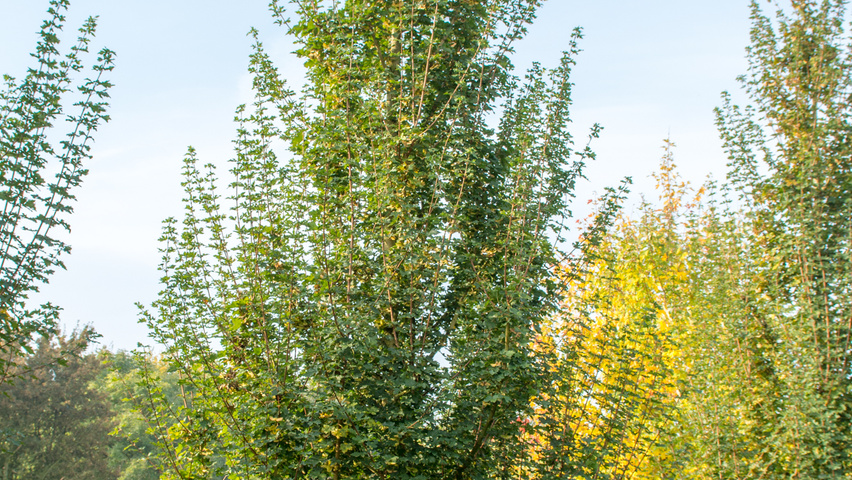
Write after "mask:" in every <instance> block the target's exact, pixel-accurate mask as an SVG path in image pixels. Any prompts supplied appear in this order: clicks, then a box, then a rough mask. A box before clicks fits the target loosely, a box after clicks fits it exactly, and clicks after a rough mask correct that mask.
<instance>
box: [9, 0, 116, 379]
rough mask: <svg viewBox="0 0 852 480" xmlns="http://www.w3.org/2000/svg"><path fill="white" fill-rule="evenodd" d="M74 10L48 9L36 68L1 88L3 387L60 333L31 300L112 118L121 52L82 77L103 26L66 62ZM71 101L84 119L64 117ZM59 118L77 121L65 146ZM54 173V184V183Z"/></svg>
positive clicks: (89, 25) (84, 33)
mask: <svg viewBox="0 0 852 480" xmlns="http://www.w3.org/2000/svg"><path fill="white" fill-rule="evenodd" d="M68 4H69V0H52V1H51V2H50V8H49V9H48V14H49V18H48V19H47V20H46V21H45V22H44V23H43V24H42V27H41V30H40V31H39V35H40V40H39V42H38V44H37V46H36V51H35V53H34V54H32V56H33V58H35V59H36V64H37V65H36V67H34V68H31V69H29V71H28V72H27V75H26V76H25V77H24V79H23V81H21V82H17V81H16V80H15V79H14V78H12V77H10V76H8V75H4V76H3V79H4V86H3V87H0V202H2V210H0V385H2V384H3V383H5V382H6V381H8V380H9V372H10V371H11V370H12V369H13V367H12V364H11V362H12V361H13V359H14V358H15V357H16V356H17V355H18V354H20V353H21V352H22V351H27V352H30V353H31V352H32V348H31V346H30V342H31V341H32V339H33V336H34V335H42V336H44V335H50V334H52V333H55V332H56V324H57V316H58V309H57V307H56V306H54V305H51V304H46V305H42V306H40V307H37V308H32V307H31V306H27V304H26V301H27V298H28V296H29V294H31V293H33V292H36V291H38V287H39V285H40V284H42V283H45V282H47V279H48V277H49V276H50V274H51V273H53V271H54V270H55V269H56V268H57V267H59V268H62V267H63V265H62V261H61V258H60V257H61V255H62V254H65V253H68V251H69V250H70V247H69V246H68V245H67V244H66V243H65V242H64V241H63V240H62V239H61V235H58V234H59V233H61V230H66V231H67V230H69V228H70V227H69V224H68V221H67V217H68V215H69V214H70V213H71V211H72V207H71V202H72V201H73V200H74V195H73V191H74V189H75V188H76V187H78V186H79V184H80V182H81V180H82V178H83V176H84V175H85V174H86V169H85V167H84V166H83V162H84V161H85V160H86V159H88V158H89V149H90V141H91V139H92V134H93V133H94V132H95V130H97V127H98V126H99V125H100V124H101V123H102V122H105V121H107V120H108V119H109V117H108V116H107V115H106V113H105V111H106V110H105V109H106V106H107V104H106V102H105V99H106V98H107V97H108V94H107V91H108V89H109V87H110V86H111V85H110V83H109V82H108V81H107V80H106V78H105V76H106V75H105V74H106V73H107V72H109V71H110V70H112V68H113V67H112V61H113V53H112V52H111V51H109V50H107V49H103V50H101V51H100V53H99V54H98V59H97V63H96V64H95V65H94V66H93V67H92V70H93V72H94V78H93V79H90V78H86V79H83V80H79V79H78V78H76V77H77V75H78V74H80V73H81V72H82V70H83V67H84V66H83V58H82V57H83V55H84V54H85V53H87V52H88V45H89V43H90V41H91V39H92V37H93V36H94V33H95V19H94V18H91V17H90V18H89V19H88V20H87V21H86V23H85V24H84V25H83V26H82V27H81V28H80V30H79V31H80V36H79V38H78V40H77V44H76V45H74V46H73V47H71V48H70V51H69V52H68V53H67V54H65V55H64V56H63V55H62V54H61V53H60V51H59V48H58V47H59V34H60V32H61V30H62V28H63V26H64V22H65V17H64V15H63V13H64V12H65V10H67V8H68ZM74 90H76V92H75V91H74ZM69 102H73V106H74V108H75V109H77V112H76V113H74V114H66V113H64V112H65V111H66V110H67V108H68V105H67V104H68V103H69ZM57 121H68V122H69V124H70V125H69V127H68V133H67V135H66V138H65V139H62V138H61V137H59V138H57V137H56V130H57V128H58V127H57V126H56V125H55V122H57ZM49 173H50V174H53V173H55V177H54V178H53V179H46V178H45V175H48V174H49Z"/></svg>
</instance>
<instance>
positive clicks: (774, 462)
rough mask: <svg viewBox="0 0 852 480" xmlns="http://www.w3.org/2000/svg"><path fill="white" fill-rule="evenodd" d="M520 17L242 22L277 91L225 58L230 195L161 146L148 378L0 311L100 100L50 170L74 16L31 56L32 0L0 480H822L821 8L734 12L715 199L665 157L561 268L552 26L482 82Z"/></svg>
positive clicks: (46, 247) (45, 326)
mask: <svg viewBox="0 0 852 480" xmlns="http://www.w3.org/2000/svg"><path fill="white" fill-rule="evenodd" d="M539 4H540V2H539V1H538V0H527V1H517V0H511V1H510V0H489V1H476V2H471V1H463V0H430V1H426V0H406V1H403V0H395V1H382V2H379V1H371V0H349V1H347V2H293V5H295V12H294V13H295V17H294V20H288V19H287V17H286V16H285V13H284V10H283V8H282V7H281V6H280V5H279V4H278V3H277V2H274V1H273V2H272V5H271V9H272V12H273V14H274V15H275V16H276V18H277V19H278V22H279V23H280V25H281V26H282V27H284V28H286V30H287V32H288V33H289V34H291V35H293V36H294V38H295V39H296V41H297V43H298V45H299V50H298V51H297V52H296V53H297V55H298V56H299V57H300V58H301V59H302V60H303V61H304V62H305V65H306V66H307V69H308V81H307V85H306V86H305V87H304V89H303V90H302V91H301V92H299V93H296V92H294V91H292V90H290V89H289V88H288V87H287V84H286V82H285V81H284V80H283V79H281V78H280V76H279V74H278V72H277V70H276V68H275V65H274V62H273V59H271V58H270V57H269V56H268V55H267V54H266V53H265V52H264V49H263V47H262V45H261V44H260V42H259V41H256V43H255V46H254V53H253V54H252V56H251V59H250V65H249V69H250V72H251V73H252V74H253V78H254V92H255V99H254V102H253V103H252V104H251V105H248V106H246V105H244V106H241V107H239V108H238V110H237V118H236V120H237V123H238V128H237V138H236V140H235V142H234V144H235V147H236V148H235V157H234V159H233V161H232V169H231V182H230V185H229V191H230V194H229V195H228V197H227V201H223V199H222V197H221V195H222V194H220V193H219V189H220V188H221V185H220V184H219V181H218V179H217V177H216V172H215V169H214V168H213V167H212V166H209V165H205V166H201V165H200V164H199V161H198V159H197V158H196V154H195V152H194V151H193V150H192V149H190V150H189V152H188V154H187V156H186V158H185V160H184V183H183V186H184V188H185V192H186V197H185V199H184V205H185V207H186V213H185V215H184V217H183V218H182V219H181V220H177V219H169V220H167V221H166V222H165V225H164V232H163V237H162V242H163V243H162V253H163V261H162V265H161V270H162V272H163V290H162V292H161V293H160V295H159V298H158V300H157V301H156V302H155V303H154V304H153V306H152V308H151V309H149V310H144V309H143V314H142V315H143V321H145V322H147V323H148V325H149V326H150V327H151V329H152V331H153V332H154V337H155V339H156V340H157V341H158V342H159V343H160V347H159V348H162V349H164V353H163V355H162V357H159V356H153V355H151V354H148V353H145V352H137V353H136V354H135V355H129V354H126V353H117V354H112V353H109V352H106V351H101V352H99V353H90V354H85V355H84V354H77V355H69V353H68V352H78V353H79V352H81V351H82V349H84V348H85V347H86V345H88V344H89V338H90V331H89V330H88V329H84V330H82V331H79V332H75V333H73V334H72V335H71V336H69V337H65V336H61V335H59V336H56V335H55V334H54V333H52V332H53V331H54V329H55V314H56V309H55V307H51V306H49V305H48V306H44V307H41V308H40V309H35V310H33V309H28V308H27V307H26V306H25V304H24V302H25V300H26V297H27V294H28V293H31V292H33V291H35V289H36V288H37V285H38V284H39V283H40V282H44V281H46V278H47V275H49V274H50V272H51V271H52V269H53V268H55V267H56V266H61V263H60V262H59V257H58V255H59V254H60V253H62V252H64V251H67V246H66V245H64V244H63V243H62V242H60V241H59V240H57V239H56V238H55V237H54V236H51V235H48V233H50V231H51V230H50V229H51V228H54V227H64V228H67V223H65V220H63V218H65V217H63V216H62V215H64V214H67V213H69V212H70V207H68V203H67V202H68V201H69V200H71V199H73V197H72V196H71V194H70V193H69V190H68V189H69V188H71V187H74V186H76V185H77V184H78V183H79V181H80V176H81V175H82V174H83V173H84V172H85V171H84V170H83V168H82V166H81V163H80V162H81V161H82V159H84V158H85V157H86V155H87V151H88V150H87V149H88V147H87V143H86V142H87V141H88V139H89V137H90V134H91V132H92V131H93V130H94V129H95V128H96V126H97V125H98V123H99V122H101V121H103V120H105V119H106V116H105V115H104V112H103V106H104V105H103V104H102V103H100V102H101V100H100V99H101V98H103V97H105V96H106V88H108V87H109V84H108V83H107V82H105V81H102V80H101V79H100V77H98V79H96V80H93V81H87V82H88V83H84V84H83V86H82V87H81V90H80V92H81V93H82V95H83V99H82V100H81V103H79V104H78V106H79V107H80V108H82V112H83V113H81V114H80V115H79V116H73V117H71V120H72V124H73V125H75V126H76V127H75V130H74V133H72V134H71V138H70V140H67V141H65V142H64V143H62V145H63V148H64V149H65V150H64V153H56V152H54V149H53V147H51V146H50V145H51V144H50V135H49V134H48V131H49V129H50V127H51V126H52V123H51V122H52V121H53V120H54V119H55V118H58V117H59V116H61V108H60V103H61V102H60V100H61V98H62V94H63V93H65V92H66V90H67V88H68V87H67V85H69V82H70V81H71V80H70V75H71V73H73V72H77V71H79V70H80V68H81V67H80V61H79V59H78V58H77V57H78V55H80V54H81V53H83V52H85V46H86V44H87V43H88V41H89V40H88V38H89V37H90V36H91V34H92V32H93V28H94V23H93V22H90V23H87V24H86V26H84V28H83V30H82V33H83V37H82V38H81V40H80V44H79V45H78V46H77V47H74V48H72V52H71V54H69V55H68V56H67V57H66V59H65V60H64V61H61V62H58V61H54V60H55V58H54V57H55V56H56V55H57V52H56V49H55V44H56V41H57V40H56V36H55V34H56V31H58V30H59V29H60V28H61V22H62V15H61V11H62V9H64V8H65V7H66V6H67V2H63V1H59V0H57V1H54V2H52V4H51V5H53V9H52V10H51V15H53V17H52V18H53V19H52V20H49V21H48V22H47V23H46V24H45V26H44V28H43V30H42V43H40V44H39V48H38V50H37V54H36V55H35V57H36V58H37V59H39V62H40V65H41V67H40V68H41V69H42V70H33V71H31V72H30V74H29V75H28V76H27V78H26V79H25V81H24V82H22V83H21V84H20V85H17V84H15V83H14V81H13V80H11V79H8V78H7V89H6V90H5V91H3V92H0V96H2V99H3V101H4V102H5V103H4V104H3V105H4V106H3V107H2V109H0V113H2V115H3V116H2V117H0V120H2V124H0V126H2V129H3V130H2V138H0V140H2V143H0V147H2V153H3V156H2V162H3V164H2V166H3V170H2V179H3V182H5V183H3V189H4V190H3V193H2V198H3V200H4V201H5V202H6V205H5V208H4V210H3V212H4V213H3V215H4V216H3V217H2V222H3V223H2V235H3V237H2V239H3V240H2V241H0V245H2V248H3V251H4V252H6V253H5V254H4V255H5V256H4V257H2V262H3V263H2V264H0V271H2V275H4V276H3V277H2V282H3V283H0V287H2V295H3V296H2V297H0V300H2V302H3V303H2V308H0V317H2V321H3V323H2V325H3V326H2V329H0V335H2V337H0V347H2V350H0V353H2V355H3V356H2V359H0V362H2V363H0V367H2V370H0V374H2V377H0V385H2V386H3V391H2V392H3V395H2V396H0V468H2V469H3V470H2V475H3V478H4V479H14V478H32V477H33V476H34V475H35V474H36V473H38V474H39V477H40V478H57V479H58V478H62V476H63V475H67V471H68V470H69V469H73V471H74V472H75V477H74V478H116V477H118V478H120V479H121V480H152V479H155V478H166V479H168V478H174V479H178V478H180V479H189V478H193V479H194V478H240V479H266V478H293V479H295V478H311V479H314V478H317V479H320V478H331V479H343V478H358V479H361V478H376V479H380V478H385V479H391V478H392V479H397V478H399V479H406V478H409V479H438V478H440V479H446V478H455V479H491V478H514V479H524V478H526V479H542V480H544V479H557V478H558V479H565V478H570V479H601V480H606V479H613V480H615V479H629V478H633V479H659V478H683V479H697V480H698V479H700V480H704V479H707V480H709V479H742V478H754V479H802V480H804V479H808V480H810V479H841V478H852V475H851V474H850V473H849V472H852V458H850V455H852V453H850V452H852V413H850V412H852V365H850V355H852V320H851V319H852V307H850V304H852V303H850V301H852V298H850V297H852V291H850V285H852V270H851V269H850V265H852V263H850V260H852V258H850V247H849V245H850V242H852V223H850V222H852V163H850V162H852V135H850V133H852V126H850V122H849V117H850V112H849V109H850V108H852V107H850V102H849V98H850V93H852V76H850V72H852V63H850V62H852V43H850V40H849V37H848V34H847V33H846V32H845V30H844V27H845V21H846V20H845V19H846V7H845V2H844V1H842V0H810V1H805V0H795V1H793V2H791V5H790V8H786V9H779V10H778V11H777V12H775V13H776V14H775V16H774V17H771V16H768V15H767V14H765V13H764V12H763V11H762V10H761V8H760V6H759V4H758V3H757V2H756V1H753V2H752V20H753V28H752V35H751V40H752V42H751V46H750V47H749V49H748V59H749V71H748V74H747V75H744V76H743V77H742V78H741V81H742V84H743V86H744V90H745V93H746V94H747V96H748V98H749V100H750V102H751V104H750V105H749V106H746V107H744V108H741V107H738V106H736V105H735V103H734V101H733V100H732V97H731V96H730V95H727V94H725V95H724V96H723V106H722V108H720V109H719V110H718V111H717V123H718V126H719V131H720V134H721V138H722V141H723V145H724V148H725V151H726V152H727V154H728V156H729V159H730V172H729V176H728V181H727V182H726V183H724V184H721V185H719V184H716V183H713V182H708V183H707V184H705V185H703V186H701V187H700V188H698V189H697V190H694V189H693V188H692V187H691V186H690V185H688V184H687V183H685V182H683V181H682V180H681V179H680V177H679V176H678V173H677V169H676V167H675V164H674V154H673V151H674V150H673V149H674V145H673V143H671V142H670V141H666V144H665V155H664V157H663V161H662V164H661V168H660V170H659V171H658V172H657V173H656V174H655V178H656V179H657V187H658V193H659V200H658V201H657V202H643V203H642V204H641V206H640V207H639V209H638V211H637V213H635V214H627V213H622V212H621V211H620V209H619V208H620V204H621V201H622V200H623V199H624V198H625V195H626V194H627V187H626V183H625V185H623V186H622V187H620V188H619V189H609V190H608V191H607V192H608V193H607V194H606V195H605V196H604V197H602V198H601V199H600V200H599V201H598V207H599V208H598V211H597V213H596V214H593V215H592V216H590V217H589V220H588V221H587V222H586V224H585V226H584V228H583V230H582V231H581V232H580V233H579V240H577V241H576V242H575V243H573V244H571V245H569V243H568V242H567V241H566V239H565V237H567V236H568V232H567V229H566V227H565V224H566V220H567V219H568V217H569V216H570V215H569V210H568V209H569V207H570V206H571V205H570V202H571V200H572V198H573V190H574V186H575V183H576V181H578V180H579V179H580V178H581V177H582V174H583V168H584V164H585V162H587V161H589V160H590V159H592V158H594V154H593V152H592V151H591V150H590V149H589V148H588V147H579V148H578V147H576V146H575V142H574V139H573V137H572V136H571V134H570V133H569V132H568V130H567V126H568V123H569V121H570V120H569V115H568V107H569V105H570V103H571V93H572V91H571V90H572V85H571V83H570V78H569V75H570V73H571V69H572V67H573V64H574V57H575V56H576V54H577V52H578V46H577V41H578V40H579V38H580V33H579V31H577V32H576V33H575V35H574V37H573V40H572V43H571V44H570V45H568V48H569V50H568V52H567V53H566V54H565V55H564V56H563V58H562V59H561V62H560V63H559V65H558V66H557V67H555V68H552V69H546V68H543V67H541V66H540V65H538V64H535V65H534V66H533V67H532V69H531V70H530V71H529V72H528V73H527V74H526V76H525V77H523V79H521V78H518V77H516V76H514V74H513V70H512V65H511V62H510V59H509V57H510V54H511V52H512V44H513V42H514V41H516V40H518V39H520V38H521V37H523V35H524V33H525V31H526V27H527V25H529V23H530V22H531V21H532V19H533V18H534V15H535V12H536V8H537V7H538V6H539ZM257 37H258V36H257V35H256V32H255V35H254V38H255V40H257ZM101 62H102V63H101V64H99V65H98V66H96V67H95V71H96V72H98V74H99V75H100V74H101V73H104V72H105V71H107V70H109V69H110V68H111V67H110V62H111V54H110V53H109V52H108V51H104V52H102V56H101ZM51 82H54V83H51ZM55 82H58V83H55ZM598 132H599V127H597V126H595V127H593V128H592V130H591V133H590V138H594V137H596V136H597V134H598ZM49 158H50V159H58V160H59V167H58V171H59V172H60V173H59V175H58V176H57V177H56V178H57V180H56V183H54V184H53V185H47V184H45V180H44V179H43V178H42V174H41V173H39V172H42V171H43V169H44V168H46V165H47V164H48V159H49ZM226 205H227V206H226ZM28 239H29V240H28ZM4 242H5V243H4ZM28 242H29V243H28ZM568 246H570V247H571V248H573V250H571V251H570V252H569V251H567V248H566V247H568ZM6 265H9V266H8V267H7V266H6ZM38 333H41V334H43V335H44V337H43V338H41V339H40V340H39V341H38V342H36V343H31V342H30V339H32V338H33V335H34V334H38ZM57 358H64V360H62V361H56V359H57ZM110 430H111V431H112V433H113V436H112V437H109V436H107V432H108V431H110ZM81 443H82V444H83V446H85V447H86V449H87V450H86V451H85V452H82V451H80V450H79V448H80V446H81Z"/></svg>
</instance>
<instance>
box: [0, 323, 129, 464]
mask: <svg viewBox="0 0 852 480" xmlns="http://www.w3.org/2000/svg"><path fill="white" fill-rule="evenodd" d="M90 335H91V331H89V330H88V329H82V330H79V331H75V332H73V333H72V334H71V335H69V336H67V337H66V336H64V335H61V334H60V335H56V336H49V337H42V338H41V339H40V340H39V341H38V344H37V348H36V349H35V351H34V352H33V353H32V354H31V355H26V356H25V357H24V358H17V359H15V360H16V361H15V363H14V366H13V367H12V368H14V369H17V370H18V371H17V372H11V373H13V374H16V377H17V378H15V379H14V381H13V382H12V383H8V384H7V385H6V386H5V388H4V393H3V395H0V431H2V432H3V436H2V437H0V442H2V443H0V468H1V469H2V478H3V479H4V480H15V479H30V478H40V479H45V480H48V479H54V480H60V479H62V478H69V475H72V477H73V478H74V479H80V480H84V479H92V480H95V479H97V480H101V479H104V478H115V477H116V475H117V473H118V472H117V471H115V470H114V469H112V468H110V466H109V464H108V459H107V450H108V447H109V446H110V444H112V443H113V441H114V440H113V439H112V438H111V437H110V436H109V432H110V431H111V430H112V428H113V425H112V416H113V414H112V409H111V408H110V403H109V401H108V399H107V397H106V395H104V394H103V393H102V392H100V391H98V390H96V389H93V388H91V385H90V384H91V383H92V382H94V381H95V380H96V379H97V377H98V376H99V374H100V373H101V372H102V371H103V370H104V366H103V360H102V358H101V356H100V355H98V354H95V353H90V354H86V355H83V356H67V355H66V357H67V359H66V361H65V362H63V363H64V364H62V365H60V364H57V363H56V362H55V358H56V357H58V356H59V355H61V354H62V352H66V351H69V350H78V349H79V348H80V347H83V348H85V347H86V344H87V342H88V340H87V339H88V338H89V337H90ZM81 344H82V345H81Z"/></svg>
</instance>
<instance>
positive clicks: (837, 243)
mask: <svg viewBox="0 0 852 480" xmlns="http://www.w3.org/2000/svg"><path fill="white" fill-rule="evenodd" d="M752 18H753V19H754V26H753V28H752V45H751V47H750V48H749V64H750V69H749V75H748V76H746V77H744V78H743V82H744V85H745V90H746V92H747V93H748V94H749V96H750V97H751V99H752V101H753V102H754V107H750V108H746V109H740V108H738V107H736V106H733V105H732V103H731V101H730V100H729V99H728V98H726V102H725V106H724V108H723V109H721V110H720V111H719V112H718V118H719V120H718V124H719V127H720V131H721V134H722V139H723V141H724V142H725V147H726V149H727V151H728V153H729V155H730V159H731V166H732V169H733V171H734V172H735V174H734V175H733V176H732V179H733V180H734V182H735V185H736V187H737V188H738V189H739V190H740V191H741V192H743V194H744V201H745V202H746V203H747V204H748V205H749V216H748V219H747V222H748V226H749V228H750V231H749V232H748V236H747V237H746V239H747V243H748V244H749V250H751V254H750V257H751V259H750V260H751V263H750V265H749V268H750V270H751V273H750V275H749V277H750V278H748V280H747V282H746V284H747V285H748V288H749V291H748V292H747V293H748V296H747V297H745V298H747V299H748V300H747V301H745V302H743V303H744V305H743V306H744V313H746V315H747V319H743V324H744V326H746V328H747V330H745V331H744V332H743V333H744V334H746V335H745V336H746V340H747V341H748V342H749V345H748V347H747V348H746V352H747V353H748V360H747V362H745V363H746V366H747V367H749V368H748V369H747V370H746V371H745V372H742V377H743V378H742V380H741V381H747V382H749V383H748V384H749V385H753V386H754V388H753V389H752V391H749V392H746V394H745V395H744V398H743V401H744V402H745V406H746V408H748V409H749V410H750V411H751V412H752V418H753V421H752V424H751V429H750V432H752V433H753V436H754V438H755V442H754V444H753V445H752V446H750V449H751V451H750V452H749V455H748V457H747V458H746V459H744V460H742V461H743V467H744V468H746V469H747V470H746V471H747V472H748V475H749V476H752V477H755V478H760V477H771V478H809V479H820V478H838V477H841V476H843V475H845V474H846V473H845V472H849V471H852V463H850V452H852V444H850V442H852V417H850V415H852V383H851V382H852V375H850V374H852V371H850V363H849V362H850V358H849V357H850V354H852V342H850V335H852V325H850V319H852V311H850V302H849V299H850V290H849V289H850V285H852V281H850V280H852V270H850V265H852V263H850V258H849V255H850V248H849V244H850V240H852V223H850V222H852V195H850V185H852V176H850V172H852V164H850V158H851V157H850V153H852V144H850V142H849V138H850V137H849V132H850V122H849V118H850V113H852V112H850V106H849V101H848V98H849V93H850V91H851V90H850V87H852V83H850V82H852V78H850V75H849V72H850V68H852V63H850V46H852V45H850V43H849V39H848V37H847V35H846V33H845V32H844V28H843V27H844V18H845V2H842V1H836V0H835V1H829V0H823V1H807V2H806V1H799V2H793V4H792V12H791V13H790V14H786V13H784V12H783V11H779V12H777V21H776V22H774V23H773V22H772V21H770V19H769V18H768V17H765V16H764V15H763V14H762V13H761V12H760V10H759V8H758V6H757V4H756V3H753V5H752Z"/></svg>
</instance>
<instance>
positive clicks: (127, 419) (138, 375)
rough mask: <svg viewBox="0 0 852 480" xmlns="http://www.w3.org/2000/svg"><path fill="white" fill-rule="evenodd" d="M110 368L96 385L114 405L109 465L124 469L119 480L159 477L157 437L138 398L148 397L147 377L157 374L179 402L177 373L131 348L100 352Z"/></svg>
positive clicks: (169, 395) (165, 391)
mask: <svg viewBox="0 0 852 480" xmlns="http://www.w3.org/2000/svg"><path fill="white" fill-rule="evenodd" d="M99 354H100V356H101V358H102V359H103V361H104V363H105V366H106V368H104V369H103V370H102V372H101V375H100V376H99V377H98V378H97V379H96V380H95V381H94V382H93V385H92V387H93V388H95V389H96V390H98V391H99V392H102V393H103V394H105V395H106V398H107V401H108V403H109V404H110V405H111V407H112V412H113V414H112V419H111V421H112V423H113V424H114V425H115V429H114V430H113V431H112V432H111V433H110V435H111V436H113V437H114V439H113V441H112V442H111V443H110V445H109V450H108V463H109V466H110V467H111V468H112V469H114V470H116V471H118V472H120V474H119V476H118V480H158V479H159V478H160V476H161V475H162V473H163V472H162V471H161V469H160V466H159V464H158V462H156V461H154V460H152V459H153V457H155V455H156V452H157V437H156V436H155V435H152V434H151V433H150V432H149V426H148V423H147V422H146V421H145V418H144V417H143V416H142V415H141V414H140V410H141V406H140V405H137V404H135V403H134V400H139V399H143V398H145V395H144V391H145V387H144V383H143V382H142V381H141V380H142V378H143V377H145V376H148V377H151V376H154V377H156V378H157V382H158V384H159V385H160V386H161V388H162V393H163V395H164V397H165V398H167V399H168V400H169V401H171V402H172V404H173V405H177V404H178V403H179V402H180V400H181V399H180V389H179V386H178V383H177V380H178V378H177V375H175V374H174V373H173V372H169V371H168V365H167V364H165V363H164V362H162V361H160V360H159V358H158V357H156V356H154V355H133V354H131V353H129V352H125V351H118V352H115V353H112V352H109V351H101V352H99Z"/></svg>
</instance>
